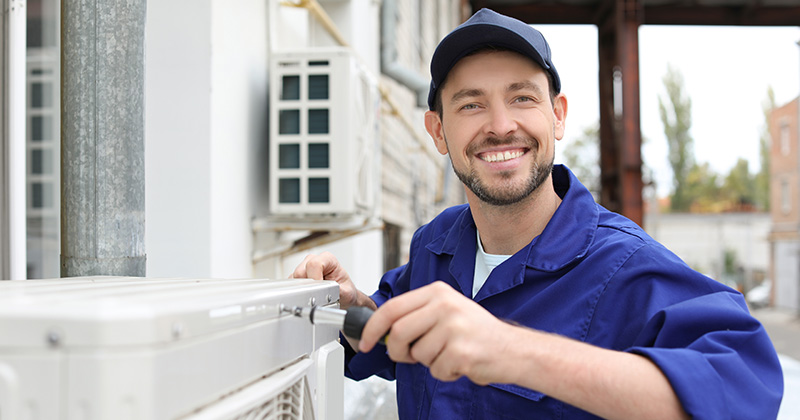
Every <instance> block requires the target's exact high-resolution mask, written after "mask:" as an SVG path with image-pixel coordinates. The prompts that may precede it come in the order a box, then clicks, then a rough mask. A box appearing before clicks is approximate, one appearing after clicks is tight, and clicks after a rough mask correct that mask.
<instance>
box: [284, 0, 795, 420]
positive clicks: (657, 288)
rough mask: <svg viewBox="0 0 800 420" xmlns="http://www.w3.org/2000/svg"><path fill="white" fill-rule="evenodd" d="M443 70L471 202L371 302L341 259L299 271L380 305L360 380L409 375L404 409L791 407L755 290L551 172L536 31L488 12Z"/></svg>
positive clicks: (415, 242)
mask: <svg viewBox="0 0 800 420" xmlns="http://www.w3.org/2000/svg"><path fill="white" fill-rule="evenodd" d="M431 76H432V82H431V89H430V95H429V98H428V104H429V107H430V110H429V111H428V112H426V114H425V126H426V128H427V130H428V132H429V133H430V135H431V137H432V138H433V141H434V142H435V144H436V148H437V149H438V150H439V152H440V153H442V154H448V155H449V156H450V159H451V161H452V164H453V170H454V171H455V173H456V174H457V175H458V177H459V179H460V180H461V181H462V182H463V184H464V186H465V191H466V195H467V201H468V204H466V205H462V206H457V207H454V208H450V209H447V210H445V211H444V212H442V213H441V214H440V215H438V216H437V217H436V218H435V219H434V220H432V221H431V222H430V223H428V224H427V225H425V226H423V227H421V228H420V229H419V230H418V231H417V232H416V233H415V234H414V238H413V239H412V243H411V249H410V257H409V261H408V263H407V264H406V265H404V266H402V267H399V268H397V269H395V270H392V271H389V272H388V273H386V274H385V275H384V276H383V278H382V279H381V283H380V287H379V290H378V291H377V292H376V293H374V294H373V295H371V296H368V295H366V294H364V293H363V292H361V291H359V290H357V289H356V288H355V286H354V285H353V282H352V281H351V280H350V277H349V275H348V274H347V272H346V271H345V270H344V269H343V268H342V267H341V265H340V264H339V263H338V261H337V260H336V258H335V257H334V256H333V255H331V254H329V253H324V254H322V255H309V256H307V257H306V258H305V260H304V261H303V262H302V263H301V264H300V265H299V266H298V267H297V268H296V269H295V272H294V273H293V277H311V278H315V279H325V280H332V281H336V282H338V283H339V285H340V305H341V306H342V307H343V308H347V307H349V306H353V305H356V306H368V307H371V308H377V311H376V312H375V314H374V315H373V317H372V318H371V319H370V321H369V322H368V323H367V325H366V327H365V329H364V332H363V335H362V340H361V342H360V343H352V346H353V347H356V348H357V349H358V350H359V352H356V351H355V349H354V348H352V347H350V345H348V344H347V343H346V342H344V344H345V345H346V349H347V352H348V356H347V361H346V364H347V366H346V373H347V374H348V376H350V377H352V378H354V379H361V378H365V377H368V376H370V375H373V374H378V375H380V376H383V377H385V378H388V379H396V380H397V392H398V409H399V414H400V418H401V419H437V420H438V419H531V418H536V419H544V418H547V419H588V418H598V417H600V418H611V419H616V418H619V419H661V418H664V419H679V418H698V419H701V418H702V419H729V418H731V419H733V418H742V419H768V418H775V417H776V415H777V411H778V406H779V404H780V400H781V397H782V393H783V381H782V374H781V370H780V365H779V364H778V359H777V355H776V354H775V350H774V348H773V346H772V344H771V342H770V340H769V337H768V336H767V334H766V332H765V331H764V329H763V327H762V326H761V325H760V324H759V323H758V321H756V320H755V319H754V318H752V317H751V316H750V314H749V313H748V310H747V307H746V305H745V303H744V300H743V299H742V296H741V295H740V294H739V293H737V292H736V291H734V290H731V289H729V288H727V287H725V286H723V285H722V284H720V283H719V282H716V281H714V280H712V279H709V278H707V277H705V276H703V275H701V274H699V273H697V272H695V271H693V270H691V269H690V268H689V267H688V266H687V265H686V264H685V263H683V262H682V261H681V260H680V259H679V258H678V257H676V256H675V255H674V254H672V253H671V252H669V251H668V250H667V249H665V248H664V247H663V246H661V245H660V244H658V243H657V242H655V241H654V240H653V239H652V238H650V237H649V236H648V235H647V234H646V233H645V232H643V231H642V230H641V229H640V228H639V227H638V226H637V225H636V224H634V223H632V222H631V221H630V220H628V219H626V218H624V217H622V216H620V215H617V214H614V213H611V212H609V211H607V210H605V209H604V208H602V207H600V206H599V205H597V204H596V203H595V202H594V201H593V199H592V196H591V194H590V193H589V192H588V191H587V190H586V189H585V188H584V187H583V186H582V185H581V184H580V182H579V181H578V180H577V179H576V178H575V177H574V175H572V173H571V172H570V171H569V170H568V169H567V168H566V167H564V166H561V165H557V166H554V165H553V157H554V148H555V143H556V141H557V140H560V139H561V138H562V137H563V135H564V128H565V121H566V117H567V99H566V97H565V95H564V94H563V93H561V82H560V79H559V77H558V73H557V72H556V69H555V67H554V65H553V63H552V61H551V55H550V49H549V46H548V45H547V42H546V41H545V40H544V38H543V37H542V35H541V34H540V33H539V32H538V31H536V30H535V29H533V28H531V27H530V26H528V25H525V24H524V23H522V22H520V21H517V20H515V19H511V18H509V17H506V16H502V15H499V14H497V13H494V12H492V11H490V10H486V9H484V10H481V11H479V12H478V13H476V14H475V15H474V16H473V17H472V18H470V20H468V21H467V22H465V23H464V24H462V25H461V26H459V27H458V28H456V29H455V30H454V31H453V32H451V33H450V34H449V35H448V36H447V37H445V38H444V39H443V40H442V42H441V43H440V44H439V46H438V48H437V49H436V52H435V53H434V56H433V59H432V62H431ZM390 330H391V334H389V336H388V338H387V340H386V347H384V346H383V345H378V344H376V343H377V341H378V339H379V338H380V337H382V336H384V335H385V334H386V333H387V332H388V331H390Z"/></svg>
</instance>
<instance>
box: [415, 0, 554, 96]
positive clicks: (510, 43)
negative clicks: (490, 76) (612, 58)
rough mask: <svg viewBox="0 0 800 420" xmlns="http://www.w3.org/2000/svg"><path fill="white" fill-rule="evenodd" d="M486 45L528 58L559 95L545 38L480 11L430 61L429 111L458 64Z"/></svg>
mask: <svg viewBox="0 0 800 420" xmlns="http://www.w3.org/2000/svg"><path fill="white" fill-rule="evenodd" d="M488 45H491V46H493V47H501V48H508V49H510V50H513V51H516V52H518V53H520V54H522V55H524V56H526V57H529V58H531V59H532V60H533V61H535V62H536V63H538V64H539V65H540V66H542V68H543V69H544V70H545V71H547V72H548V73H550V76H551V77H552V78H553V85H554V88H555V92H554V93H556V94H557V93H559V92H561V79H559V77H558V72H557V71H556V68H555V67H554V66H553V62H552V60H551V57H550V46H549V45H547V41H545V39H544V36H542V34H541V33H540V32H539V31H537V30H536V29H533V27H531V26H530V25H528V24H526V23H524V22H522V21H520V20H517V19H514V18H511V17H508V16H505V15H501V14H499V13H497V12H495V11H493V10H489V9H481V10H479V11H478V12H477V13H475V14H474V15H472V17H471V18H469V20H467V21H466V22H464V23H462V24H461V25H459V26H458V27H457V28H456V29H454V30H453V32H450V34H448V35H447V36H446V37H444V39H442V42H440V43H439V46H438V47H436V51H434V53H433V58H432V59H431V88H430V90H429V91H428V108H429V109H430V110H433V108H434V101H435V100H436V90H437V89H438V88H439V87H440V86H441V85H442V83H443V82H444V80H445V79H446V78H447V74H448V73H449V72H450V69H452V68H453V66H454V65H455V64H456V63H457V62H458V60H460V59H462V58H464V56H466V55H467V54H469V53H471V52H473V51H475V50H477V49H479V48H482V47H485V46H488Z"/></svg>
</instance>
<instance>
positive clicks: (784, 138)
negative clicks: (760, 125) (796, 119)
mask: <svg viewBox="0 0 800 420" xmlns="http://www.w3.org/2000/svg"><path fill="white" fill-rule="evenodd" d="M780 136H781V140H780V143H781V154H782V155H784V156H788V155H789V149H790V144H789V123H787V122H784V123H782V124H781V134H780Z"/></svg>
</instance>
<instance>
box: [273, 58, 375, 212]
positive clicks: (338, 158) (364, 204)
mask: <svg viewBox="0 0 800 420" xmlns="http://www.w3.org/2000/svg"><path fill="white" fill-rule="evenodd" d="M326 76H327V89H325V86H322V87H320V85H318V86H317V88H316V89H315V88H314V87H312V85H313V82H312V80H320V78H321V80H322V81H323V83H324V80H325V77H326ZM289 81H291V82H292V83H291V84H290V83H289ZM290 85H291V87H292V88H293V89H289V87H290ZM270 86H271V88H270V145H269V151H270V182H269V186H270V210H271V213H272V214H273V215H277V216H286V217H289V218H296V219H305V218H307V216H313V217H319V216H323V217H324V216H334V217H342V216H352V215H363V216H371V215H373V214H374V212H375V209H376V206H378V204H379V199H378V194H379V188H380V172H379V168H380V143H379V129H378V128H379V126H378V125H379V121H380V118H379V117H380V115H379V113H380V96H379V94H378V89H377V81H376V80H375V78H374V77H373V76H372V75H370V73H369V72H368V71H367V70H366V69H365V68H364V66H362V65H361V64H360V63H359V62H358V59H357V58H356V57H355V56H354V55H353V53H352V52H351V51H350V50H349V49H347V48H340V47H317V48H311V49H307V50H303V51H293V52H277V53H273V54H272V56H271V65H270ZM326 90H327V91H326ZM318 116H321V118H316V117H318ZM325 122H327V124H325ZM323 145H327V153H328V154H327V156H328V159H327V165H325V164H324V163H319V162H317V163H316V164H315V163H314V161H313V159H312V158H310V156H311V155H312V154H313V153H312V152H311V151H310V150H311V149H310V147H315V146H316V147H323V148H324V146H323ZM281 147H287V148H292V147H297V150H296V154H294V155H292V156H289V155H287V154H284V153H282V150H281ZM287 156H289V159H286V157H287ZM282 182H287V183H288V185H293V184H292V183H296V187H297V190H296V191H295V190H294V189H293V188H288V187H287V186H286V185H282ZM313 182H321V183H323V184H324V183H325V182H327V188H328V194H327V197H325V196H324V194H322V195H320V194H315V193H314V192H313V191H312V190H314V187H313V186H311V185H312V183H313ZM318 185H319V184H318ZM287 188H288V190H287ZM287 191H288V192H290V193H291V194H287V195H285V194H286V192H287Z"/></svg>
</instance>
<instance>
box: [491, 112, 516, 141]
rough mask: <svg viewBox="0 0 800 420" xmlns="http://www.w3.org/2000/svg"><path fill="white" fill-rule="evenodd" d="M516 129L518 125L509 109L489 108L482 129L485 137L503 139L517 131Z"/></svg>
mask: <svg viewBox="0 0 800 420" xmlns="http://www.w3.org/2000/svg"><path fill="white" fill-rule="evenodd" d="M517 128H519V125H518V124H517V120H516V119H515V118H514V115H513V113H512V112H511V110H510V109H508V108H507V107H505V106H493V107H491V108H490V110H489V113H488V119H487V121H486V125H485V128H484V131H485V132H486V134H487V135H492V136H495V137H499V138H505V137H506V136H508V135H510V134H512V133H514V132H515V131H517Z"/></svg>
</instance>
